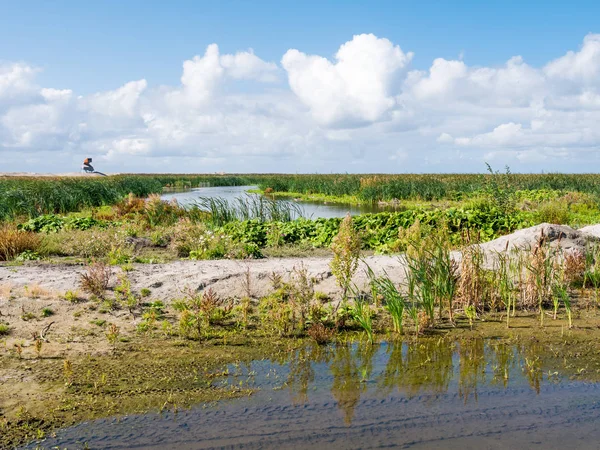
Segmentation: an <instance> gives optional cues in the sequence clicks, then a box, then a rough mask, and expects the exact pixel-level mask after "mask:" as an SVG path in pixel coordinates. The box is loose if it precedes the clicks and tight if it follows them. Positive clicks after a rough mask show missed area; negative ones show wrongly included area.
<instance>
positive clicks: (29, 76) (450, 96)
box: [0, 34, 600, 172]
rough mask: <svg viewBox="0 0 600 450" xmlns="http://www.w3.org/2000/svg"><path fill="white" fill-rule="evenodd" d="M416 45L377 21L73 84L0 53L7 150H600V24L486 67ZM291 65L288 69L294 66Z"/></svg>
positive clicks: (202, 162)
mask: <svg viewBox="0 0 600 450" xmlns="http://www.w3.org/2000/svg"><path fill="white" fill-rule="evenodd" d="M412 57H413V54H412V53H410V52H404V51H403V50H402V49H401V48H400V47H399V46H398V45H396V44H395V43H392V42H391V41H389V40H387V39H384V38H379V37H376V36H374V35H372V34H361V35H356V36H354V37H353V38H352V39H350V40H349V41H348V42H346V43H343V44H342V45H341V46H340V47H339V49H338V50H337V52H336V53H335V55H334V56H333V58H331V59H329V58H326V57H324V56H320V55H310V54H307V53H304V52H302V51H301V50H297V49H290V50H288V51H287V52H285V54H284V55H283V57H282V59H281V64H280V65H279V64H276V63H273V62H268V61H265V60H263V59H261V58H260V57H259V56H258V55H256V54H255V53H254V51H252V50H251V49H250V50H246V51H240V52H237V53H231V54H222V53H221V52H220V50H219V47H218V46H217V45H216V44H211V45H209V46H208V47H206V49H205V51H204V53H202V54H201V55H198V56H193V57H191V58H190V59H188V60H186V61H184V62H183V64H182V71H181V77H180V79H179V80H174V82H173V84H172V85H171V86H151V85H149V84H148V82H147V81H146V80H145V79H140V80H135V81H128V82H124V83H123V84H122V85H121V86H117V87H115V89H112V90H107V91H102V92H97V93H94V94H91V95H83V96H81V95H77V93H75V92H73V91H71V90H70V89H55V88H53V87H51V86H40V85H39V83H38V81H37V79H36V76H37V74H38V73H39V72H40V70H39V69H37V68H36V67H35V66H34V65H30V64H27V63H23V62H9V63H2V64H0V166H2V169H1V170H24V169H27V168H25V167H22V164H23V163H22V161H27V162H28V164H35V163H36V162H38V163H39V167H44V168H45V169H46V170H50V171H71V170H77V168H78V167H79V165H80V162H81V161H80V160H81V159H82V158H83V157H86V156H93V157H95V158H96V159H97V161H98V162H99V163H100V164H101V166H99V167H98V168H99V170H103V171H107V172H110V171H115V172H119V171H120V172H135V171H163V172H164V171H173V172H177V171H184V172H213V171H221V170H225V171H230V172H233V171H241V172H252V171H254V172H271V171H287V172H315V171H320V172H331V171H336V172H343V171H352V172H394V171H402V172H408V171H428V172H436V171H442V172H444V171H445V172H447V171H481V170H483V169H484V164H483V163H484V161H492V160H493V161H496V162H497V164H499V165H500V166H503V165H505V164H509V165H510V166H511V168H512V169H513V170H514V171H519V170H521V171H531V170H534V171H538V170H541V169H545V170H562V171H565V170H571V171H588V170H590V167H592V166H591V163H592V162H597V161H598V159H600V156H598V155H600V152H599V151H600V127H598V123H600V83H599V80H600V35H597V34H590V35H588V36H586V37H585V38H584V39H583V42H582V45H581V47H580V48H579V49H577V50H575V51H571V52H567V53H566V54H564V55H562V56H560V55H559V56H557V57H556V58H555V59H553V60H552V61H549V62H548V63H547V64H545V65H542V66H541V67H533V66H531V65H529V64H527V62H526V61H524V60H523V58H521V57H520V56H515V57H513V58H510V59H509V60H507V61H505V62H501V63H499V64H498V65H494V66H489V67H482V66H474V65H469V64H467V62H466V61H464V60H462V59H458V60H448V59H444V58H436V59H434V60H433V61H432V62H431V65H430V67H429V68H428V69H427V70H414V69H411V67H410V64H411V60H412ZM286 78H287V82H288V83H287V85H286V83H285V79H286Z"/></svg>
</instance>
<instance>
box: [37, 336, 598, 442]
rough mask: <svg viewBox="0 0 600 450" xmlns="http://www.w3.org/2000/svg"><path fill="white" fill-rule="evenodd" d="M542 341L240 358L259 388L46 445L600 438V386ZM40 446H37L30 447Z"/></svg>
mask: <svg viewBox="0 0 600 450" xmlns="http://www.w3.org/2000/svg"><path fill="white" fill-rule="evenodd" d="M544 352H545V350H544V349H543V348H542V347H541V346H540V345H539V344H536V343H527V344H519V345H513V344H507V343H503V342H500V341H494V340H483V339H475V340H468V341H462V342H453V341H448V340H443V339H442V340H437V339H422V340H419V341H417V342H415V343H383V344H380V345H368V344H366V343H365V344H360V343H359V344H346V343H343V344H333V345H330V346H327V347H320V346H317V345H316V344H309V345H307V346H306V347H303V348H301V349H300V350H297V351H293V352H289V353H288V354H285V355H284V356H281V357H278V359H274V360H261V361H254V362H252V363H251V364H249V365H247V366H242V367H241V366H230V367H229V371H230V375H229V376H228V377H227V378H223V379H221V380H219V381H218V382H217V383H221V384H228V385H236V386H237V385H240V384H241V385H243V386H244V387H247V386H250V387H254V388H256V389H257V392H256V394H254V395H253V396H251V397H250V398H244V399H238V400H230V401H225V402H222V403H220V404H218V405H216V406H209V407H206V405H199V406H198V407H196V408H192V409H191V410H184V411H179V412H178V413H172V412H169V413H163V414H159V413H149V414H144V415H133V416H127V417H122V418H119V419H116V418H109V419H102V420H96V421H93V422H89V423H83V424H80V425H77V426H74V427H72V428H69V429H65V430H62V431H59V432H58V433H57V436H56V437H55V438H53V439H49V440H47V441H46V442H44V443H43V445H44V448H53V446H60V448H81V447H82V446H83V445H84V443H86V444H87V445H88V448H92V449H94V448H97V449H100V448H102V449H126V448H139V449H167V448H169V449H177V450H183V449H204V448H242V447H243V448H277V449H280V448H382V447H400V448H419V449H425V448H427V449H461V450H463V449H467V448H485V449H488V448H489V449H496V448H497V449H501V448H522V449H525V448H540V449H542V448H543V449H545V450H546V449H562V450H564V449H567V448H590V449H591V448H598V447H599V442H600V427H599V426H597V424H598V423H599V422H598V421H599V420H600V386H599V385H598V384H596V383H590V382H586V381H582V380H580V378H579V376H578V375H577V373H576V371H574V370H573V369H571V368H570V365H568V364H566V363H565V361H564V360H563V359H562V357H561V356H560V355H557V354H552V353H549V354H546V353H544ZM28 448H35V447H34V446H30V447H28Z"/></svg>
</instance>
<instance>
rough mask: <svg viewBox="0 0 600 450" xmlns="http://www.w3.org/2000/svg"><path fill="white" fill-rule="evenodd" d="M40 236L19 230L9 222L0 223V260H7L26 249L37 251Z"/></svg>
mask: <svg viewBox="0 0 600 450" xmlns="http://www.w3.org/2000/svg"><path fill="white" fill-rule="evenodd" d="M40 242H41V239H40V237H39V236H38V235H37V234H35V233H31V232H28V231H19V230H17V227H16V226H14V225H11V224H5V225H0V261H9V260H11V259H14V258H16V257H17V256H19V255H20V254H21V253H23V252H24V251H26V250H30V251H37V250H38V248H39V246H40Z"/></svg>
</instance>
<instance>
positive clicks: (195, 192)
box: [161, 186, 389, 219]
mask: <svg viewBox="0 0 600 450" xmlns="http://www.w3.org/2000/svg"><path fill="white" fill-rule="evenodd" d="M250 189H256V186H217V187H202V188H197V189H190V190H186V191H182V192H168V193H164V194H163V195H162V196H161V198H163V199H164V200H171V199H176V200H177V202H179V204H181V205H190V204H193V203H194V201H195V200H197V199H198V198H200V197H221V198H224V199H226V200H228V201H229V202H232V201H234V200H235V199H236V198H238V197H243V196H244V195H248V194H247V193H246V192H247V191H248V190H250ZM250 195H257V194H250ZM281 200H282V201H292V202H294V203H297V204H298V205H299V206H300V207H301V208H302V210H303V216H304V217H308V218H313V219H316V218H319V217H323V218H331V217H344V216H345V215H346V214H348V213H350V214H351V215H353V216H355V215H359V214H366V213H373V212H381V211H386V210H389V208H387V209H386V208H380V207H378V206H377V205H372V206H371V205H358V206H357V205H346V204H332V203H328V204H324V203H319V202H304V201H303V202H295V201H294V200H293V199H291V198H289V197H286V198H282V199H281Z"/></svg>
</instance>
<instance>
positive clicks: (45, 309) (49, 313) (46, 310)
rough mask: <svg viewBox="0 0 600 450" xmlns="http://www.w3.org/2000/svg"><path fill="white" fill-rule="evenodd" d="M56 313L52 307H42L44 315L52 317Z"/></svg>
mask: <svg viewBox="0 0 600 450" xmlns="http://www.w3.org/2000/svg"><path fill="white" fill-rule="evenodd" d="M53 315H54V311H53V310H52V309H50V308H44V309H42V317H50V316H53Z"/></svg>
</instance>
